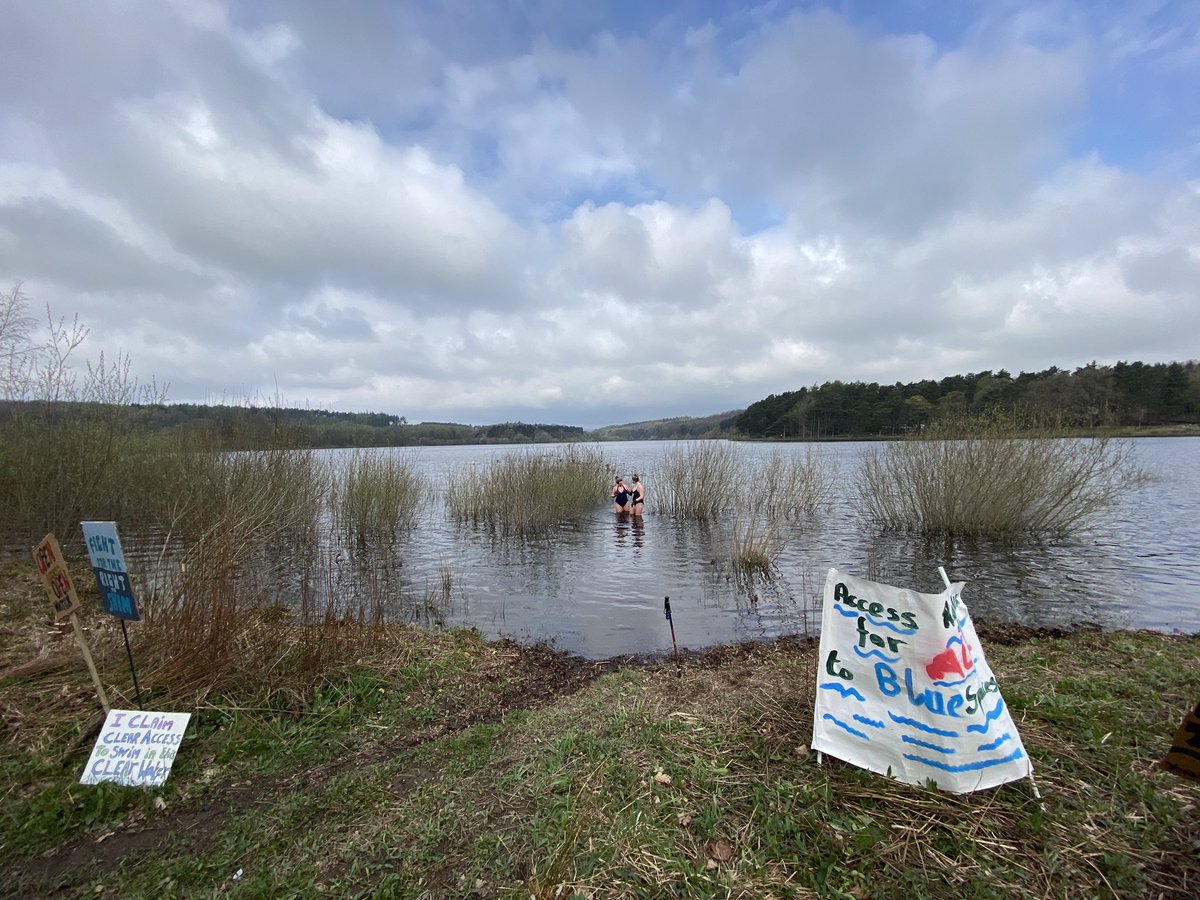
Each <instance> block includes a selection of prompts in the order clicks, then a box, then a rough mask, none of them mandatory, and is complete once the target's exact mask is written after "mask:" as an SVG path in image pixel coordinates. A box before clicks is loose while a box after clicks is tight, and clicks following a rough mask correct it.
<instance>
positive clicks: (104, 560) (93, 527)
mask: <svg viewBox="0 0 1200 900" xmlns="http://www.w3.org/2000/svg"><path fill="white" fill-rule="evenodd" d="M80 527H82V528H83V540H84V543H86V544H87V551H88V559H89V560H90V561H91V563H92V571H93V572H94V573H95V574H96V587H98V588H99V589H100V600H101V602H102V603H103V604H104V609H105V611H106V612H107V613H108V614H109V615H112V616H116V617H117V618H118V619H120V620H121V634H122V635H123V636H124V638H125V655H126V656H127V657H128V658H129V673H130V674H131V675H132V676H133V692H134V696H136V697H137V704H138V706H141V705H142V691H141V688H140V687H138V680H137V669H136V668H135V667H134V665H133V650H131V649H130V647H129V631H128V629H127V628H126V627H125V623H126V622H127V621H132V622H137V621H140V620H141V618H142V616H141V614H140V613H139V612H138V606H137V600H136V599H134V596H133V586H132V584H130V581H129V568H128V567H127V566H126V565H125V554H124V553H123V552H122V551H121V539H120V538H118V537H117V523H116V522H81V523H80Z"/></svg>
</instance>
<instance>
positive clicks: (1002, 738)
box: [975, 731, 1012, 750]
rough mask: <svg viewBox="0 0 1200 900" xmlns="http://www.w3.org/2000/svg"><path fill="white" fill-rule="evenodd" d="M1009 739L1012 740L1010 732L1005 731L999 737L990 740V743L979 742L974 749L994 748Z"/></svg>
mask: <svg viewBox="0 0 1200 900" xmlns="http://www.w3.org/2000/svg"><path fill="white" fill-rule="evenodd" d="M1011 740H1012V734H1010V733H1009V732H1007V731H1006V732H1004V734H1002V735H1000V737H998V738H996V739H995V740H994V741H991V742H990V743H987V744H980V745H979V746H978V747H976V748H975V749H976V750H995V749H996V748H997V747H999V746H1000V745H1001V744H1003V743H1004V742H1005V741H1011Z"/></svg>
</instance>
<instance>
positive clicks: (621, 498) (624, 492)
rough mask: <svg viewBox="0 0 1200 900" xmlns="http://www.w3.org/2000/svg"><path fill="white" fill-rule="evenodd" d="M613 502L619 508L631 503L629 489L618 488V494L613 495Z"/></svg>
mask: <svg viewBox="0 0 1200 900" xmlns="http://www.w3.org/2000/svg"><path fill="white" fill-rule="evenodd" d="M613 500H614V501H615V502H616V504H617V506H624V505H625V504H626V503H628V502H629V490H628V488H625V487H619V488H617V492H616V493H615V494H613Z"/></svg>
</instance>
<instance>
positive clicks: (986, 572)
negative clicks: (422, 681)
mask: <svg viewBox="0 0 1200 900" xmlns="http://www.w3.org/2000/svg"><path fill="white" fill-rule="evenodd" d="M1132 445H1133V448H1134V451H1135V455H1136V458H1137V460H1138V462H1139V464H1140V465H1141V466H1142V467H1143V468H1145V469H1146V470H1148V471H1149V472H1151V473H1153V474H1154V475H1155V480H1154V482H1153V483H1151V484H1150V485H1149V486H1148V487H1146V488H1144V489H1142V490H1141V491H1139V492H1137V493H1136V494H1132V495H1130V496H1128V497H1127V498H1125V499H1124V500H1123V501H1122V502H1121V503H1120V505H1119V506H1117V507H1116V508H1114V509H1112V510H1111V511H1109V512H1107V513H1106V514H1104V515H1103V516H1102V517H1101V518H1100V519H1098V520H1097V521H1096V522H1095V523H1094V525H1093V526H1092V527H1090V529H1089V530H1088V531H1086V532H1084V533H1080V534H1077V535H1074V536H1072V537H1070V538H1065V539H1053V540H1049V539H1037V540H1027V541H1024V542H1021V543H1019V544H1017V545H1011V544H1008V545H1000V544H996V543H991V542H981V543H973V544H972V543H965V542H955V543H952V544H947V543H946V542H945V541H933V542H930V541H926V540H925V539H924V538H921V537H920V536H913V535H885V536H879V535H876V534H875V533H874V531H873V530H872V529H871V528H870V527H869V526H867V525H866V524H865V523H864V522H862V521H861V520H860V518H859V515H858V512H857V510H856V508H855V502H854V491H853V480H854V476H855V473H856V472H857V469H858V466H859V463H860V460H861V456H862V454H863V452H864V450H866V449H867V448H869V447H877V446H879V445H878V444H870V445H868V444H857V443H840V444H813V445H808V444H758V443H756V444H741V443H739V444H735V445H734V446H735V447H736V448H737V450H738V452H739V453H745V454H747V455H748V456H764V457H769V456H770V455H771V454H772V453H774V452H776V451H777V450H778V451H780V452H782V453H799V454H805V453H807V452H808V450H809V447H811V448H812V451H813V452H814V453H815V454H818V455H819V456H821V457H825V458H827V459H828V460H829V462H830V463H831V464H834V465H836V466H837V469H838V471H839V473H840V476H839V487H838V489H837V490H836V491H835V494H834V498H833V500H832V501H831V502H830V503H829V504H828V508H827V509H825V510H824V511H823V512H822V513H820V514H819V515H817V516H815V517H814V518H813V519H812V520H810V521H805V522H801V523H797V524H795V525H793V526H789V528H788V531H787V532H786V534H785V535H784V536H785V538H786V546H785V547H784V550H783V553H782V556H781V557H780V559H779V561H778V564H779V573H778V576H777V577H776V578H775V580H774V581H773V582H771V583H763V582H761V581H758V582H756V583H753V584H746V583H744V582H739V581H738V580H736V579H731V578H730V577H728V575H727V574H726V571H725V566H724V560H726V559H727V558H728V557H729V556H730V552H731V547H732V532H733V526H734V516H733V515H732V514H731V515H730V516H729V517H728V519H727V520H726V521H718V522H715V523H711V524H707V525H704V524H698V523H695V522H681V521H675V520H673V519H671V518H670V517H667V516H664V515H658V514H655V512H654V504H653V498H654V485H655V482H654V472H655V470H656V469H657V468H659V466H660V464H661V463H662V460H663V458H664V456H665V454H666V453H667V452H669V451H670V450H671V449H672V448H673V447H675V446H677V445H675V444H673V443H671V442H661V441H653V442H649V441H647V442H623V443H606V444H600V445H598V447H599V449H600V451H601V452H602V453H603V454H604V457H605V459H607V460H608V461H609V462H610V463H612V464H613V465H615V466H616V467H617V470H618V471H619V472H622V473H624V474H625V475H626V476H627V477H628V475H629V474H631V473H632V472H634V471H637V472H639V473H642V475H643V478H644V480H645V482H646V486H647V496H648V497H649V498H650V504H649V506H648V509H647V513H646V515H645V516H644V517H643V519H642V521H641V522H640V523H639V522H636V521H633V520H630V519H627V518H618V517H617V516H616V515H615V514H614V513H613V512H612V511H611V507H610V506H608V505H604V506H598V508H597V510H596V513H595V515H593V516H592V517H590V518H589V519H587V520H586V521H583V522H581V523H578V524H577V525H572V526H570V527H563V528H560V529H558V530H556V531H555V532H554V533H553V534H551V535H550V536H548V537H545V538H539V539H533V540H530V539H521V538H500V537H497V536H496V535H494V534H492V533H491V532H490V531H489V530H487V529H478V528H472V527H470V526H463V525H459V524H457V523H455V522H453V521H451V520H450V519H449V518H448V517H447V515H446V512H445V508H444V504H443V501H442V498H441V491H442V488H443V487H444V485H445V483H446V480H447V477H448V475H449V474H450V473H451V472H453V471H455V470H456V469H458V468H459V467H461V466H464V465H469V464H472V463H473V464H476V465H487V464H488V463H489V462H490V461H491V460H492V459H494V458H497V457H499V456H501V455H504V454H508V453H527V452H530V451H531V449H532V450H533V451H534V452H547V451H550V450H552V449H553V445H550V446H544V445H539V446H537V447H534V448H529V447H513V446H508V447H498V446H469V447H438V448H422V449H420V450H396V451H391V452H396V453H402V454H405V455H407V456H408V457H409V458H410V459H412V460H413V461H414V463H415V465H416V467H417V468H418V470H419V471H420V472H421V473H422V478H424V479H426V485H427V486H428V488H429V490H428V491H427V492H426V493H425V494H424V495H423V496H414V498H413V499H414V501H415V502H418V503H421V504H422V506H423V509H422V512H421V517H420V524H419V525H418V527H417V528H416V530H415V531H414V533H413V534H412V535H411V536H410V537H408V538H406V539H405V540H404V542H403V543H402V544H401V545H400V546H399V547H398V548H397V550H396V557H395V559H394V560H393V562H392V565H393V566H394V567H395V569H396V571H399V572H402V573H403V577H402V581H403V582H404V584H406V585H407V586H408V588H409V589H410V590H412V591H415V592H417V593H420V592H422V591H424V592H426V593H428V592H430V591H433V590H435V589H440V585H442V584H443V583H444V581H443V575H444V573H449V576H450V582H451V584H452V588H451V590H450V592H449V599H448V600H446V601H445V602H440V603H439V609H438V611H437V614H436V619H437V620H438V621H440V622H442V623H444V624H445V625H469V626H473V627H475V628H478V629H479V630H480V631H482V632H484V633H485V634H487V635H489V636H509V637H513V638H515V639H517V640H521V641H548V642H551V643H552V644H553V645H554V646H556V647H558V648H560V649H563V650H569V651H572V652H575V653H579V654H582V655H585V656H588V657H592V658H597V659H599V658H607V657H610V656H618V655H624V654H635V653H636V654H640V653H661V652H664V651H669V650H670V648H671V634H670V630H669V627H668V625H667V622H666V620H665V618H664V616H663V598H664V597H666V596H669V597H670V598H671V607H672V612H673V617H674V622H675V632H676V636H677V638H678V641H679V645H680V648H681V649H682V648H684V647H688V648H693V649H695V648H701V647H706V646H711V645H715V644H722V643H729V642H734V641H741V640H747V639H757V638H770V637H774V636H777V635H780V634H785V633H809V632H813V631H814V630H815V629H816V627H817V625H818V623H819V618H820V617H819V615H818V613H817V611H816V610H817V608H818V606H819V595H820V592H821V589H822V587H823V585H824V580H825V573H826V570H827V569H829V568H830V567H835V568H838V569H840V570H842V571H844V572H848V573H851V574H854V575H861V576H864V577H869V578H874V579H877V580H881V581H886V582H889V583H892V584H896V585H899V586H903V587H909V588H914V589H916V590H921V591H928V592H936V591H940V590H941V589H942V582H941V579H940V576H939V575H938V572H937V567H938V566H944V567H945V568H946V571H947V573H948V574H949V576H950V577H951V579H953V580H955V581H965V582H967V585H966V587H965V588H964V591H963V599H964V600H965V601H966V602H967V604H968V606H969V608H970V609H971V612H972V615H973V616H974V618H975V619H976V621H979V622H1019V623H1023V624H1027V625H1062V626H1070V625H1079V624H1092V625H1098V626H1100V627H1102V628H1106V629H1126V628H1149V629H1155V630H1160V631H1167V632H1172V631H1181V632H1196V631H1200V541H1198V540H1197V539H1196V523H1197V521H1198V520H1200V438H1142V439H1138V440H1135V441H1133V442H1132ZM327 452H328V454H329V455H330V456H331V457H332V458H334V459H335V460H336V459H337V458H338V457H339V456H340V455H344V454H346V453H347V452H348V451H327ZM717 489H720V490H727V491H733V492H737V491H738V490H739V486H738V485H736V484H731V485H722V486H718V488H717Z"/></svg>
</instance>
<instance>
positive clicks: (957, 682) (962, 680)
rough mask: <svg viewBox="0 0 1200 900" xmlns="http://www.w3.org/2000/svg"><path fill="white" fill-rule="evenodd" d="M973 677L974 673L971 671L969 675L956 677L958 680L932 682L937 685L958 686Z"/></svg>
mask: <svg viewBox="0 0 1200 900" xmlns="http://www.w3.org/2000/svg"><path fill="white" fill-rule="evenodd" d="M974 677H975V673H974V672H972V673H971V674H970V675H967V676H966V677H965V678H960V679H958V681H935V682H934V684H935V685H936V686H938V687H958V686H959V685H960V684H966V683H967V682H968V681H970V680H971V679H972V678H974Z"/></svg>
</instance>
